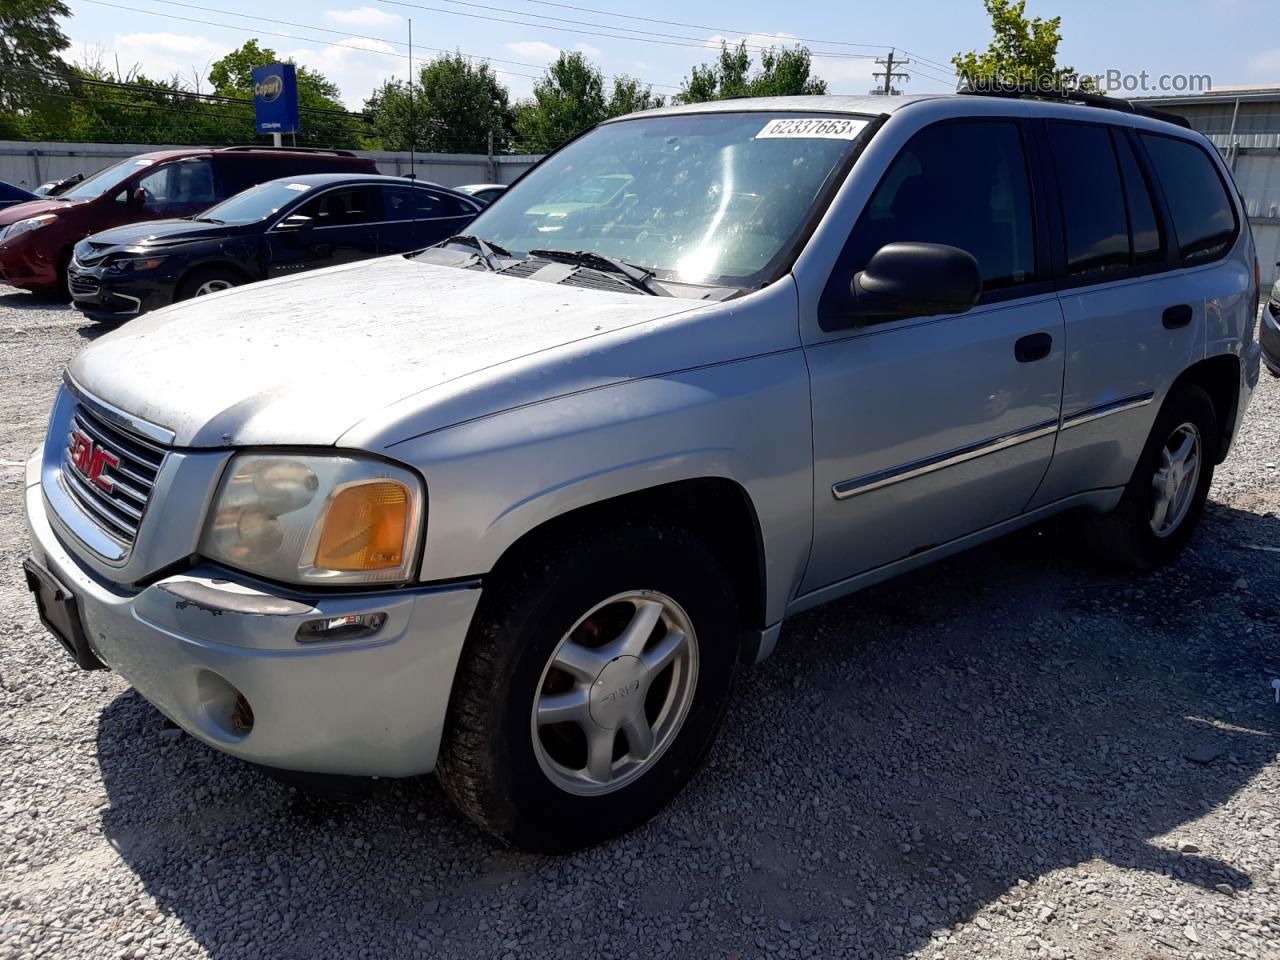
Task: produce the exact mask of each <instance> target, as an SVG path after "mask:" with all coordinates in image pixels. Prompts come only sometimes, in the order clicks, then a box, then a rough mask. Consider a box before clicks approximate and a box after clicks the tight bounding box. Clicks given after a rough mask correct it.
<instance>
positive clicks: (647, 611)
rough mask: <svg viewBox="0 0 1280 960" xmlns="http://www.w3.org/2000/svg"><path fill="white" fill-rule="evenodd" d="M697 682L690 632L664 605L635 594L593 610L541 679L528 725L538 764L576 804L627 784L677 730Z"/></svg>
mask: <svg viewBox="0 0 1280 960" xmlns="http://www.w3.org/2000/svg"><path fill="white" fill-rule="evenodd" d="M697 678H698V643H697V638H696V636H695V634H694V630H693V624H692V622H691V621H690V619H689V615H688V614H687V613H685V612H684V610H683V609H682V608H681V606H680V605H679V604H678V603H676V602H675V601H674V600H672V599H671V598H670V597H668V596H666V595H664V594H661V593H658V592H656V591H652V590H634V591H628V592H625V593H619V594H616V595H614V596H612V597H610V598H608V599H607V600H604V601H602V602H601V603H598V604H596V605H595V606H594V607H592V608H591V609H590V610H588V611H587V612H586V613H585V614H584V615H583V616H582V617H581V618H580V619H579V620H578V621H577V622H576V623H575V624H574V625H573V627H572V628H571V629H570V630H569V631H568V632H567V633H566V634H565V635H564V636H563V637H562V638H561V640H560V642H559V644H557V646H556V648H555V650H554V652H553V653H552V655H551V658H550V660H549V661H548V662H547V665H546V667H545V668H544V669H543V671H542V677H541V679H540V681H539V684H538V692H537V695H536V696H535V698H534V702H533V713H532V717H531V718H530V730H531V733H532V736H533V748H534V754H535V756H536V757H537V760H538V765H539V766H540V767H541V768H542V771H543V773H544V774H546V776H547V777H548V778H549V779H550V780H551V782H552V783H554V784H555V785H556V786H558V787H559V788H560V789H562V790H565V791H566V792H568V793H572V794H577V795H580V796H590V795H598V794H604V793H610V792H612V791H614V790H617V789H620V788H621V787H624V786H626V785H627V784H629V783H632V782H633V781H634V780H636V778H638V777H640V776H641V775H642V774H644V773H645V771H647V770H649V769H651V768H652V767H653V765H654V764H655V763H656V762H657V761H658V758H659V757H661V756H662V754H663V753H664V752H665V751H666V749H667V748H668V747H669V746H670V745H671V743H672V742H673V741H674V740H675V738H676V735H677V734H678V733H679V732H680V727H681V725H682V724H683V723H684V719H685V716H686V715H687V714H688V712H689V705H690V703H692V701H693V694H694V688H695V687H696V685H697Z"/></svg>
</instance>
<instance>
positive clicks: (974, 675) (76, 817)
mask: <svg viewBox="0 0 1280 960" xmlns="http://www.w3.org/2000/svg"><path fill="white" fill-rule="evenodd" d="M96 332H97V331H96V330H95V328H93V326H92V325H89V324H86V323H85V322H83V321H81V320H80V319H79V317H78V315H77V314H75V313H74V311H71V310H70V309H68V308H66V307H60V306H52V305H50V304H48V303H41V302H40V301H38V300H36V299H35V298H33V297H30V296H28V295H26V294H22V293H17V292H14V291H12V290H10V289H9V288H5V287H0V373H2V376H0V958H19V957H21V958H24V960H25V958H29V957H51V958H59V960H61V958H80V957H109V958H116V957H184V958H185V957H216V958H240V957H243V958H297V960H311V958H330V957H332V958H363V957H377V958H382V957H437V956H438V957H456V956H475V957H486V958H488V957H492V958H527V957H542V956H552V957H574V958H579V957H588V956H590V957H595V956H599V957H632V958H647V957H667V956H671V957H709V958H738V960H743V958H748V957H752V958H754V957H823V958H826V957H881V958H887V957H902V956H912V957H921V958H930V960H934V958H939V960H950V958H970V957H1018V958H1026V957H1050V958H1065V957H1078V958H1094V957H1121V958H1132V960H1162V958H1172V957H1179V958H1181V957H1187V958H1201V957H1204V958H1209V957H1215V958H1216V957H1252V958H1259V960H1263V958H1280V761H1278V760H1277V752H1278V750H1280V739H1278V734H1280V706H1277V705H1276V704H1275V703H1274V701H1273V691H1272V689H1271V686H1270V681H1271V679H1272V678H1275V677H1280V601H1278V599H1277V598H1278V597H1280V553H1277V552H1267V551H1264V550H1258V549H1250V548H1251V547H1270V548H1272V550H1273V551H1274V550H1275V548H1277V547H1280V519H1278V518H1277V510H1278V509H1280V382H1277V381H1275V380H1272V379H1271V378H1269V377H1267V376H1265V375H1264V377H1263V381H1262V383H1261V384H1260V387H1259V391H1258V394H1257V396H1256V398H1255V400H1254V403H1253V408H1252V411H1251V414H1250V419H1249V420H1248V422H1247V424H1246V426H1245V430H1244V433H1243V435H1242V436H1241V437H1240V440H1239V442H1238V444H1237V447H1236V450H1235V452H1234V454H1233V456H1232V458H1231V460H1229V461H1228V463H1227V464H1226V465H1225V467H1222V468H1220V470H1219V474H1218V479H1217V480H1216V482H1215V485H1214V488H1213V491H1212V494H1211V497H1212V502H1211V504H1210V506H1209V509H1208V511H1207V514H1206V516H1205V520H1204V523H1203V525H1202V527H1201V531H1200V532H1199V533H1198V534H1197V536H1196V538H1195V539H1194V540H1193V541H1192V545H1191V548H1190V549H1189V550H1188V552H1187V554H1186V555H1185V556H1184V558H1183V559H1182V560H1181V562H1179V563H1178V564H1176V565H1175V566H1173V567H1171V568H1168V569H1165V570H1163V571H1161V572H1159V573H1157V574H1155V575H1153V576H1151V577H1148V578H1145V579H1123V578H1115V577H1110V576H1107V575H1103V574H1099V573H1098V572H1097V571H1095V570H1093V569H1091V568H1090V567H1088V566H1086V565H1084V564H1082V563H1081V562H1079V561H1078V560H1075V559H1072V556H1071V554H1070V553H1069V551H1068V550H1067V549H1066V543H1067V541H1066V538H1065V537H1064V536H1063V527H1064V524H1061V523H1060V524H1056V525H1050V526H1047V527H1042V528H1038V529H1035V530H1030V531H1026V532H1024V533H1022V534H1019V535H1016V536H1014V537H1011V538H1008V539H1005V540H1003V541H1001V542H999V543H996V544H992V545H989V546H987V547H985V548H981V549H979V550H976V551H974V552H971V553H969V554H966V555H964V556H961V557H958V558H955V559H953V560H951V561H948V562H945V563H943V564H941V565H939V566H936V567H934V568H932V569H929V570H926V571H923V572H920V573H917V574H915V575H912V576H909V577H907V578H905V579H902V580H899V581H897V582H895V583H891V584H887V585H885V586H883V587H880V588H876V589H874V590H872V591H869V592H866V593H864V594H862V595H859V596H856V597H853V598H851V599H849V600H846V601H844V602H841V603H837V604H835V605H832V606H830V607H827V608H825V609H822V610H819V611H816V612H814V613H812V614H809V615H806V616H804V617H801V618H798V619H796V620H795V621H794V622H792V623H790V624H789V625H788V627H787V629H786V631H785V632H784V635H783V641H782V646H781V649H780V652H779V654H778V655H777V656H776V657H775V658H774V659H772V660H770V661H769V662H768V663H766V664H764V665H762V666H761V667H759V668H757V669H754V670H751V671H748V672H747V673H746V675H745V677H744V680H743V682H742V683H741V684H740V686H739V688H738V693H737V696H736V702H735V703H734V705H733V707H732V709H731V711H730V715H729V718H728V721H727V724H726V728H725V731H724V734H723V736H722V738H721V741H720V743H719V745H718V746H717V748H716V749H715V751H714V752H713V755H712V757H711V759H710V762H709V764H708V766H707V768H706V769H705V770H704V771H703V772H702V774H701V775H700V776H699V777H697V778H696V779H695V781H694V783H693V784H692V785H691V787H690V788H689V789H688V790H687V791H686V792H685V793H684V794H683V795H682V796H681V797H680V798H679V799H678V800H677V802H676V803H674V804H673V805H672V806H671V808H670V809H669V810H668V811H667V812H666V813H664V814H663V815H661V816H660V817H659V818H658V819H656V820H655V821H654V822H652V823H651V824H649V825H648V826H647V827H645V828H643V829H641V830H639V831H637V832H636V833H634V834H632V835H630V836H628V837H626V838H624V839H622V840H620V841H617V842H614V843H612V844H609V845H607V846H603V847H600V848H598V849H594V850H591V851H587V852H585V853H581V854H578V855H575V856H571V857H568V858H564V859H551V858H546V857H536V856H530V855H526V854H521V853H515V852H511V851H509V850H505V849H501V848H499V847H497V846H496V845H495V844H493V843H491V842H490V841H488V840H486V839H485V838H483V837H482V836H480V835H478V834H477V833H476V832H475V831H474V830H473V829H472V828H471V826H470V825H469V824H468V823H466V822H465V821H463V820H462V819H461V818H460V817H459V816H458V815H457V814H455V813H454V811H453V810H452V808H450V807H449V805H448V804H447V803H446V802H445V800H444V798H443V796H442V794H441V791H440V790H439V788H438V787H437V785H436V784H435V782H434V781H433V780H432V779H431V778H429V777H427V778H422V779H421V780H416V781H409V782H387V781H382V782H374V783H372V784H370V785H369V786H368V789H367V791H366V793H365V795H363V796H355V797H347V798H341V799H333V798H330V799H322V798H316V797H311V796H305V795H302V794H299V793H297V792H295V791H293V790H290V789H288V788H285V787H282V786H280V785H278V784H276V783H275V782H274V781H272V780H270V779H267V778H265V777H263V776H262V775H260V774H259V773H258V772H256V771H255V770H252V769H250V768H248V767H246V766H245V765H244V764H242V763H240V762H238V761H236V760H233V759H230V758H228V757H225V756H222V755H220V754H217V753H215V752H214V751H212V750H210V749H209V748H207V747H205V746H204V745H202V744H200V743H199V742H197V741H195V740H193V739H191V738H190V737H187V736H186V735H182V734H178V733H177V731H174V730H172V729H165V726H164V724H163V723H162V720H161V717H160V715H159V714H158V713H157V712H156V711H155V710H154V709H152V708H151V707H150V706H149V705H148V704H147V703H146V702H144V701H143V700H141V699H140V698H139V697H137V696H136V695H135V694H134V693H133V692H132V691H131V690H129V689H128V687H127V686H126V685H125V684H124V683H123V682H121V681H120V680H119V679H118V678H117V677H115V676H113V675H111V674H110V673H106V672H97V673H82V672H79V671H77V670H76V669H75V668H74V667H73V666H72V664H71V662H70V660H69V659H68V658H67V657H66V656H65V655H64V654H63V653H62V652H61V650H60V649H59V648H58V647H57V645H56V644H55V643H54V641H53V640H52V639H51V638H49V637H48V636H46V635H45V634H44V632H43V629H42V628H41V626H40V624H39V623H38V621H37V619H36V615H35V609H34V607H33V605H32V603H31V601H30V600H29V598H28V597H27V595H26V589H25V587H24V585H23V580H22V574H21V570H20V562H21V560H22V557H23V555H24V553H25V551H26V544H25V531H24V529H23V524H22V508H21V504H20V493H21V476H22V473H21V461H22V460H24V459H25V457H26V456H27V454H28V452H29V451H30V450H31V449H32V448H33V447H34V446H35V445H36V443H37V442H38V441H39V439H40V438H41V436H42V434H43V432H44V427H45V418H46V415H47V412H48V408H49V404H50V402H51V399H52V396H53V393H54V390H55V387H56V385H57V382H58V377H59V374H60V370H61V368H62V366H63V364H64V363H65V362H66V361H67V359H68V358H69V357H70V356H71V355H72V354H73V353H74V351H75V350H76V349H77V348H78V347H80V346H81V345H82V344H83V343H84V342H85V341H86V339H87V338H90V337H92V336H93V335H94V334H95V333H96Z"/></svg>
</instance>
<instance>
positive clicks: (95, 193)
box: [56, 157, 155, 200]
mask: <svg viewBox="0 0 1280 960" xmlns="http://www.w3.org/2000/svg"><path fill="white" fill-rule="evenodd" d="M153 163H155V160H153V159H150V158H143V157H133V158H131V159H129V160H121V161H120V162H119V163H113V164H112V165H111V166H109V167H107V168H106V169H104V170H99V171H98V172H97V173H95V174H94V175H93V176H91V177H86V178H85V179H83V180H81V181H80V182H79V183H78V184H76V185H75V186H74V187H73V188H71V189H70V190H68V191H67V192H66V193H61V194H58V196H57V197H56V199H58V200H93V199H94V198H95V197H100V196H102V195H103V194H104V193H106V192H107V191H108V190H110V189H112V188H113V187H115V186H116V185H117V184H119V183H120V182H121V181H123V180H124V179H125V178H127V177H128V176H129V175H130V174H131V173H133V172H134V171H135V170H141V169H142V168H143V167H149V166H151V164H153Z"/></svg>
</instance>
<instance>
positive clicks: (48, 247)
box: [0, 147, 378, 293]
mask: <svg viewBox="0 0 1280 960" xmlns="http://www.w3.org/2000/svg"><path fill="white" fill-rule="evenodd" d="M377 172H378V168H377V166H376V165H375V164H374V162H373V161H372V160H369V159H367V158H364V157H357V156H355V155H354V154H351V153H347V152H345V151H338V150H304V149H298V148H289V149H281V150H275V149H272V148H269V147H221V148H214V149H207V148H192V149H189V150H163V151H157V152H155V153H144V154H141V155H140V156H136V157H130V158H129V159H127V160H121V161H120V162H119V163H116V164H113V165H112V166H110V167H107V168H106V169H104V170H99V171H98V172H97V173H95V174H93V175H92V176H90V177H88V178H86V179H84V180H82V181H80V182H79V183H76V184H75V185H74V186H72V187H71V188H70V189H68V190H66V191H65V192H63V193H60V194H57V195H56V196H51V197H47V198H44V199H38V200H29V201H27V202H25V203H18V204H15V205H13V206H10V207H7V208H5V209H3V210H0V281H3V282H5V283H8V284H10V285H12V286H15V287H20V288H22V289H25V290H36V291H41V292H45V293H50V292H63V291H65V290H66V283H67V268H68V266H69V265H70V263H71V255H72V251H73V249H74V247H75V245H76V244H77V243H79V242H80V241H81V240H83V239H85V238H86V237H88V236H90V235H91V234H94V233H98V232H99V231H102V230H106V229H109V228H111V227H117V226H123V225H125V224H132V223H140V222H143V221H149V220H160V219H166V218H174V217H189V216H194V215H195V214H198V213H200V212H201V211H203V210H206V209H208V208H209V207H210V206H212V205H213V204H215V203H219V202H221V201H222V200H226V199H228V198H229V197H233V196H235V195H236V194H237V193H240V192H241V191H242V190H244V189H246V188H247V187H250V186H253V185H254V184H258V183H262V182H264V181H266V180H273V179H275V178H277V177H285V176H299V175H302V174H306V173H350V174H357V173H366V174H376V173H377Z"/></svg>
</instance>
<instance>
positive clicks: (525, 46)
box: [506, 40, 560, 63]
mask: <svg viewBox="0 0 1280 960" xmlns="http://www.w3.org/2000/svg"><path fill="white" fill-rule="evenodd" d="M506 47H507V49H508V50H510V51H511V52H512V53H514V54H517V55H519V56H521V57H524V58H525V59H526V60H533V61H536V62H540V63H551V62H552V61H553V60H555V58H556V57H558V56H560V48H559V47H553V46H552V45H551V44H549V43H543V42H542V41H541V40H521V41H520V42H518V43H508V44H506Z"/></svg>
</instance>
